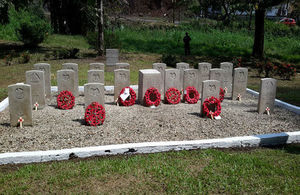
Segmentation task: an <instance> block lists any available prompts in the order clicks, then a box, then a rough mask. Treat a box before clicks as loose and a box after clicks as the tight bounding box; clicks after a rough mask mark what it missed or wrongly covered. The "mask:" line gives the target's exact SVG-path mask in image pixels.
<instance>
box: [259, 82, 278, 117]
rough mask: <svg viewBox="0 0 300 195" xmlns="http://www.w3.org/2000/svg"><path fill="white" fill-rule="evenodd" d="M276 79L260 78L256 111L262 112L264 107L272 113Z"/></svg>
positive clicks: (264, 109) (264, 110)
mask: <svg viewBox="0 0 300 195" xmlns="http://www.w3.org/2000/svg"><path fill="white" fill-rule="evenodd" d="M276 88H277V80H276V79H272V78H265V79H261V81H260V91H259V99H258V113H259V114H263V113H265V112H266V109H267V108H268V109H269V113H271V114H272V113H274V104H275V98H276Z"/></svg>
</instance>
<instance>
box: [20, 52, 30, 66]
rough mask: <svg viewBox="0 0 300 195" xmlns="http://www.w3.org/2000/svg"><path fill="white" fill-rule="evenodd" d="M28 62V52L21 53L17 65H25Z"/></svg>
mask: <svg viewBox="0 0 300 195" xmlns="http://www.w3.org/2000/svg"><path fill="white" fill-rule="evenodd" d="M29 61H30V53H29V52H28V51H26V52H24V53H22V54H21V56H20V58H19V63H20V64H26V63H28V62H29Z"/></svg>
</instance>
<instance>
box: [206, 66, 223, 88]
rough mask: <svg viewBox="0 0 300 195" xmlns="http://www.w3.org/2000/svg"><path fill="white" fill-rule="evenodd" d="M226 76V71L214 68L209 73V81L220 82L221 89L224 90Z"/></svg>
mask: <svg viewBox="0 0 300 195" xmlns="http://www.w3.org/2000/svg"><path fill="white" fill-rule="evenodd" d="M224 75H225V70H223V69H220V68H213V69H210V71H209V80H217V81H220V87H222V88H223V89H224V87H225V83H224Z"/></svg>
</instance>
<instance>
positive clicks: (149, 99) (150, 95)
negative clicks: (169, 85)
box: [144, 87, 161, 106]
mask: <svg viewBox="0 0 300 195" xmlns="http://www.w3.org/2000/svg"><path fill="white" fill-rule="evenodd" d="M160 99H161V95H160V93H159V91H158V89H156V88H154V87H151V88H149V89H147V91H146V93H145V96H144V103H145V105H146V106H153V105H154V106H158V105H159V104H160Z"/></svg>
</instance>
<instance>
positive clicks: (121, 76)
mask: <svg viewBox="0 0 300 195" xmlns="http://www.w3.org/2000/svg"><path fill="white" fill-rule="evenodd" d="M114 74H115V78H114V101H115V100H116V99H117V98H118V97H119V95H120V92H121V90H122V89H123V88H124V87H128V86H129V85H130V71H129V70H128V69H117V70H115V71H114Z"/></svg>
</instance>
